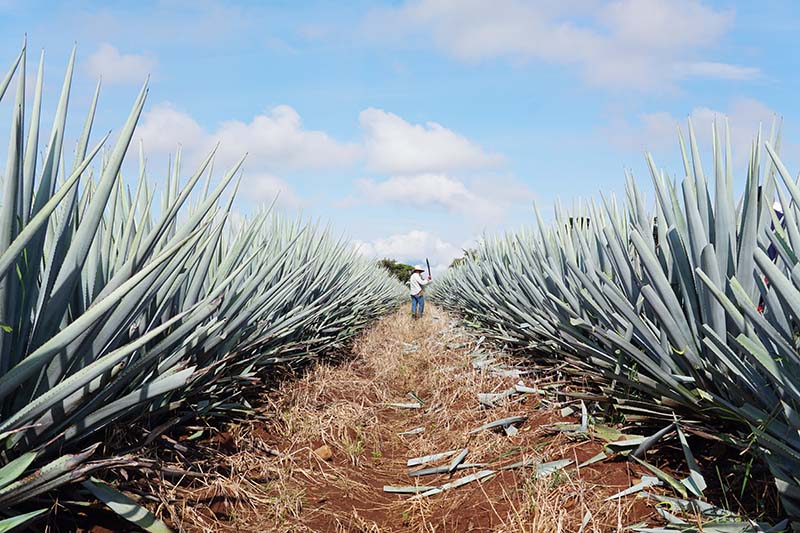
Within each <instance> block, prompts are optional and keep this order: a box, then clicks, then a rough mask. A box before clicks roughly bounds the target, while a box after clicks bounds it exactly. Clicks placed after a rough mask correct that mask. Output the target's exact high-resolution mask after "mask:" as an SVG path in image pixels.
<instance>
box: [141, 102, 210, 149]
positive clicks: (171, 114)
mask: <svg viewBox="0 0 800 533" xmlns="http://www.w3.org/2000/svg"><path fill="white" fill-rule="evenodd" d="M135 135H136V138H137V139H140V140H142V141H143V142H144V148H145V152H146V153H160V154H165V153H170V152H174V151H175V149H176V148H177V146H178V145H179V144H180V145H184V146H187V147H189V148H191V149H194V148H197V147H198V145H200V144H203V145H204V144H205V143H206V141H207V139H206V138H207V136H208V134H207V133H206V132H205V131H203V128H202V127H201V126H200V124H198V123H197V121H196V120H195V119H194V118H192V117H191V116H190V115H188V114H187V113H184V112H182V111H179V110H178V109H176V108H175V106H174V105H172V104H171V103H169V102H163V103H161V104H157V105H155V106H153V108H152V109H150V110H148V111H145V112H144V115H143V116H142V119H141V121H140V122H139V125H138V126H137V127H136V134H135Z"/></svg>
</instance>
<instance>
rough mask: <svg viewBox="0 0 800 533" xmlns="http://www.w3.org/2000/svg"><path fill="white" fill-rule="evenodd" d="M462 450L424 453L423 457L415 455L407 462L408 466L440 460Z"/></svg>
mask: <svg viewBox="0 0 800 533" xmlns="http://www.w3.org/2000/svg"><path fill="white" fill-rule="evenodd" d="M460 451H461V450H449V451H446V452H441V453H434V454H431V455H423V456H422V457H414V458H412V459H409V460H408V461H407V462H406V466H417V465H422V464H425V463H430V462H433V461H438V460H439V459H444V458H445V457H450V456H451V455H455V454H457V453H458V452H460Z"/></svg>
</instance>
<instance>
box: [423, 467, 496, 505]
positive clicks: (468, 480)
mask: <svg viewBox="0 0 800 533" xmlns="http://www.w3.org/2000/svg"><path fill="white" fill-rule="evenodd" d="M493 474H496V472H495V471H494V470H481V471H480V472H476V473H474V474H470V475H468V476H464V477H462V478H458V479H456V480H454V481H451V482H449V483H445V484H444V485H442V486H441V487H436V488H434V489H431V490H429V491H426V492H423V493H422V494H419V495H417V496H415V498H426V497H428V496H434V495H436V494H439V493H441V492H444V491H446V490H448V489H455V488H457V487H460V486H462V485H466V484H467V483H472V482H473V481H478V480H480V479H484V478H486V477H489V476H491V475H493Z"/></svg>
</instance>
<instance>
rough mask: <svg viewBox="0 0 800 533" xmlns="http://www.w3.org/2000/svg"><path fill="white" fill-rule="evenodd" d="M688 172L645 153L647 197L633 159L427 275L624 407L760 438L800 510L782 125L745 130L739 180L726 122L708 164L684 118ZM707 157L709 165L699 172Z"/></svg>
mask: <svg viewBox="0 0 800 533" xmlns="http://www.w3.org/2000/svg"><path fill="white" fill-rule="evenodd" d="M688 131H689V138H688V141H689V142H688V146H687V143H686V142H685V138H684V137H683V136H682V135H680V133H679V141H680V153H681V155H682V161H683V169H682V174H681V175H682V176H684V177H683V178H682V179H672V178H670V177H669V176H668V175H667V174H666V173H665V172H663V171H661V170H659V168H658V167H657V166H656V164H655V162H654V161H653V159H652V157H651V156H650V155H649V154H648V155H647V156H646V160H647V164H648V166H649V170H650V174H651V177H652V184H653V190H654V196H655V198H654V200H653V201H652V202H648V201H647V200H646V198H645V195H644V194H643V193H642V191H641V190H640V188H639V187H637V184H636V182H635V181H634V180H633V178H632V176H631V175H630V174H628V176H627V181H626V193H625V200H624V201H621V202H618V201H616V200H615V199H614V198H613V197H606V196H603V197H602V199H601V200H600V201H599V202H587V203H582V204H581V205H580V206H579V208H577V209H576V210H575V211H573V212H568V211H567V210H565V209H563V208H562V207H561V206H556V209H555V215H554V220H553V221H552V222H551V223H548V224H546V223H544V222H543V220H542V217H541V216H540V215H539V212H538V211H537V212H536V216H537V226H538V227H536V228H533V229H527V230H524V231H521V232H518V233H515V234H508V235H505V236H498V237H487V238H485V239H484V240H483V242H482V243H481V244H480V246H479V249H478V250H476V252H475V253H474V254H471V256H469V257H467V258H465V261H464V262H463V263H462V264H461V266H458V267H455V268H453V269H451V270H450V271H449V272H448V273H447V274H446V275H444V276H443V277H442V278H441V279H440V280H439V281H438V282H437V284H436V286H435V288H434V289H433V290H432V296H433V297H434V298H436V299H437V300H438V301H439V302H440V303H441V304H442V305H443V306H445V307H446V308H449V309H452V310H455V311H456V312H459V313H461V314H462V315H463V316H464V318H465V319H466V320H467V321H469V322H471V323H472V324H473V325H474V326H475V327H477V328H480V329H482V330H483V331H484V332H486V334H487V335H489V336H492V337H494V338H495V339H498V340H500V341H502V342H505V343H507V344H509V345H511V346H514V347H517V348H519V349H521V350H527V351H528V353H530V354H532V355H533V356H535V357H539V360H541V361H552V360H554V359H557V360H560V361H561V362H562V363H563V362H564V361H567V362H568V363H569V365H570V368H572V369H575V371H577V373H578V374H580V375H583V376H586V377H587V378H588V379H589V380H591V381H593V382H595V383H599V384H601V386H602V387H603V388H604V389H605V390H606V392H607V394H606V395H605V396H608V397H610V398H612V400H611V401H612V402H613V404H615V405H616V407H617V408H618V409H619V410H620V411H618V412H621V413H622V414H624V415H625V416H627V417H628V419H629V420H650V421H657V420H659V419H662V418H664V419H667V420H672V417H673V414H675V415H678V416H679V417H681V419H682V421H683V422H685V423H686V424H691V425H693V426H694V427H695V428H697V429H699V430H705V431H706V432H707V433H708V434H712V433H713V434H720V433H721V432H723V431H724V432H725V436H726V438H727V439H728V440H730V441H733V442H738V443H740V444H742V447H748V448H749V449H750V450H753V451H756V452H757V453H758V454H759V455H760V457H761V458H763V460H764V461H765V462H766V464H767V465H768V467H769V471H770V473H771V475H772V476H773V477H774V480H775V483H776V485H777V489H778V492H779V494H780V496H781V501H782V504H783V506H784V510H785V511H786V513H787V514H788V515H790V516H792V517H795V518H800V434H799V433H798V431H799V430H800V412H799V411H798V407H800V354H799V353H798V335H799V334H800V264H799V263H798V256H799V255H800V186H799V185H798V182H797V181H795V179H793V178H792V176H791V175H790V174H789V171H788V170H787V169H786V167H785V166H784V164H783V163H782V162H781V159H780V157H779V155H778V152H779V145H780V130H779V129H777V131H776V128H775V127H773V129H772V133H771V134H770V137H769V139H762V134H761V132H759V133H758V135H757V137H756V138H755V139H754V140H753V142H752V145H751V148H750V158H749V164H748V165H747V177H746V185H745V188H744V191H743V194H741V195H740V196H738V197H736V196H735V195H734V189H735V187H734V185H733V183H734V178H733V173H734V172H733V171H734V164H733V162H732V161H733V159H732V155H731V148H730V142H729V132H728V126H727V123H725V125H724V127H723V126H722V125H721V124H715V125H714V128H713V136H712V137H713V138H712V152H713V168H711V169H710V171H708V170H704V168H703V165H702V162H701V156H700V154H701V151H700V149H699V148H698V143H697V142H696V139H695V134H694V131H693V129H692V125H691V123H690V124H689V129H688ZM707 171H708V174H707Z"/></svg>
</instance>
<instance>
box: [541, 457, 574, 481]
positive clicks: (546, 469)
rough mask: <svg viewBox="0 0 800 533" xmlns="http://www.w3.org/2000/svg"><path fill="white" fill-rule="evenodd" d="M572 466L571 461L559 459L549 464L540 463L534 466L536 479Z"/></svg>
mask: <svg viewBox="0 0 800 533" xmlns="http://www.w3.org/2000/svg"><path fill="white" fill-rule="evenodd" d="M571 464H572V459H561V460H558V461H550V462H549V463H542V464H540V465H537V466H536V473H535V477H536V478H543V477H547V476H549V475H551V474H554V473H556V472H558V471H559V470H563V469H564V468H566V467H568V466H569V465H571Z"/></svg>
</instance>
